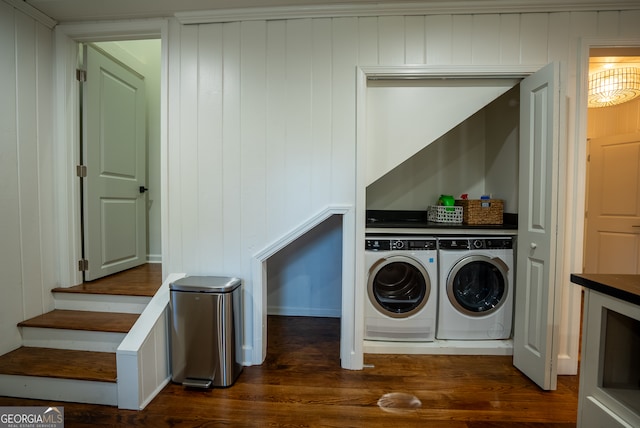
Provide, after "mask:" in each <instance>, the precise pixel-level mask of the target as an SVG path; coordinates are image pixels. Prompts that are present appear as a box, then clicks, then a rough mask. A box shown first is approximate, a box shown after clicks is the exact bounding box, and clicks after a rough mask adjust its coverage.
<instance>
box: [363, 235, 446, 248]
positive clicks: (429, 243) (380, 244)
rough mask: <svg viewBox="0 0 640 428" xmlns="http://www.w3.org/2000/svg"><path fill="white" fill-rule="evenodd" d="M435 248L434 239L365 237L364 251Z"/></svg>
mask: <svg viewBox="0 0 640 428" xmlns="http://www.w3.org/2000/svg"><path fill="white" fill-rule="evenodd" d="M436 248H437V245H436V240H435V239H412V238H407V239H404V238H403V239H394V238H390V239H378V238H367V239H366V240H365V247H364V249H365V250H366V251H391V250H396V251H397V250H405V251H428V250H435V249H436Z"/></svg>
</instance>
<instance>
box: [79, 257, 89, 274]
mask: <svg viewBox="0 0 640 428" xmlns="http://www.w3.org/2000/svg"><path fill="white" fill-rule="evenodd" d="M78 270H79V271H80V272H84V271H87V270H89V260H87V259H82V260H78Z"/></svg>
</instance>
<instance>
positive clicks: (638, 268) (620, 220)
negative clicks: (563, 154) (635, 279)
mask: <svg viewBox="0 0 640 428" xmlns="http://www.w3.org/2000/svg"><path fill="white" fill-rule="evenodd" d="M588 172H589V175H588V176H589V181H588V184H587V188H588V189H587V217H586V233H585V236H586V239H585V262H584V272H585V273H622V274H638V273H640V134H633V135H622V136H615V137H603V138H594V139H592V140H591V141H590V142H589V162H588Z"/></svg>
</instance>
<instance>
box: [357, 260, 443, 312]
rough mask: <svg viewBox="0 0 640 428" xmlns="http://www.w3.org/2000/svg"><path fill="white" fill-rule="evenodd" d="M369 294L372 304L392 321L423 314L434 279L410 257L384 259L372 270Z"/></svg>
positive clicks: (368, 287) (369, 280) (369, 279)
mask: <svg viewBox="0 0 640 428" xmlns="http://www.w3.org/2000/svg"><path fill="white" fill-rule="evenodd" d="M367 293H368V294H369V300H370V302H371V304H373V306H374V307H375V308H376V309H377V310H378V311H379V312H381V313H382V314H384V315H387V316H389V317H392V318H407V317H410V316H412V315H413V314H416V313H417V312H419V311H420V310H421V309H422V308H423V307H424V305H425V304H426V303H427V300H428V299H429V295H430V294H431V279H430V278H429V274H428V273H427V271H426V270H425V268H424V266H423V265H422V264H421V263H420V262H419V261H418V260H416V259H413V258H412V257H408V256H401V255H394V256H389V257H385V258H382V259H380V260H378V261H377V262H376V263H374V264H373V266H371V269H369V278H368V281H367Z"/></svg>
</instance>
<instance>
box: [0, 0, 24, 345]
mask: <svg viewBox="0 0 640 428" xmlns="http://www.w3.org/2000/svg"><path fill="white" fill-rule="evenodd" d="M0 55H1V56H2V58H3V60H2V61H0V75H1V76H3V78H2V79H0V91H1V93H2V98H0V108H1V109H2V111H1V113H2V114H0V135H1V137H2V138H1V139H0V183H1V185H0V186H1V187H0V188H1V189H2V193H1V194H0V197H1V203H0V218H2V221H1V222H0V236H1V237H2V239H1V242H2V246H1V247H0V271H2V300H1V303H0V308H1V309H2V310H1V311H0V314H1V315H0V319H2V327H3V334H2V335H1V336H0V352H2V353H4V352H8V351H10V350H12V349H15V348H17V347H18V346H19V345H20V341H21V339H20V333H19V332H18V329H17V327H15V325H16V324H17V323H18V322H20V321H22V317H23V315H24V308H23V305H22V271H21V254H20V253H21V242H20V238H21V237H20V210H19V200H20V198H19V197H20V195H19V189H20V187H19V186H20V183H19V181H18V132H17V128H16V121H17V112H16V106H17V89H16V74H17V70H16V67H17V64H16V38H15V14H14V10H13V8H12V7H10V6H9V5H8V4H6V3H4V2H0Z"/></svg>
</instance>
